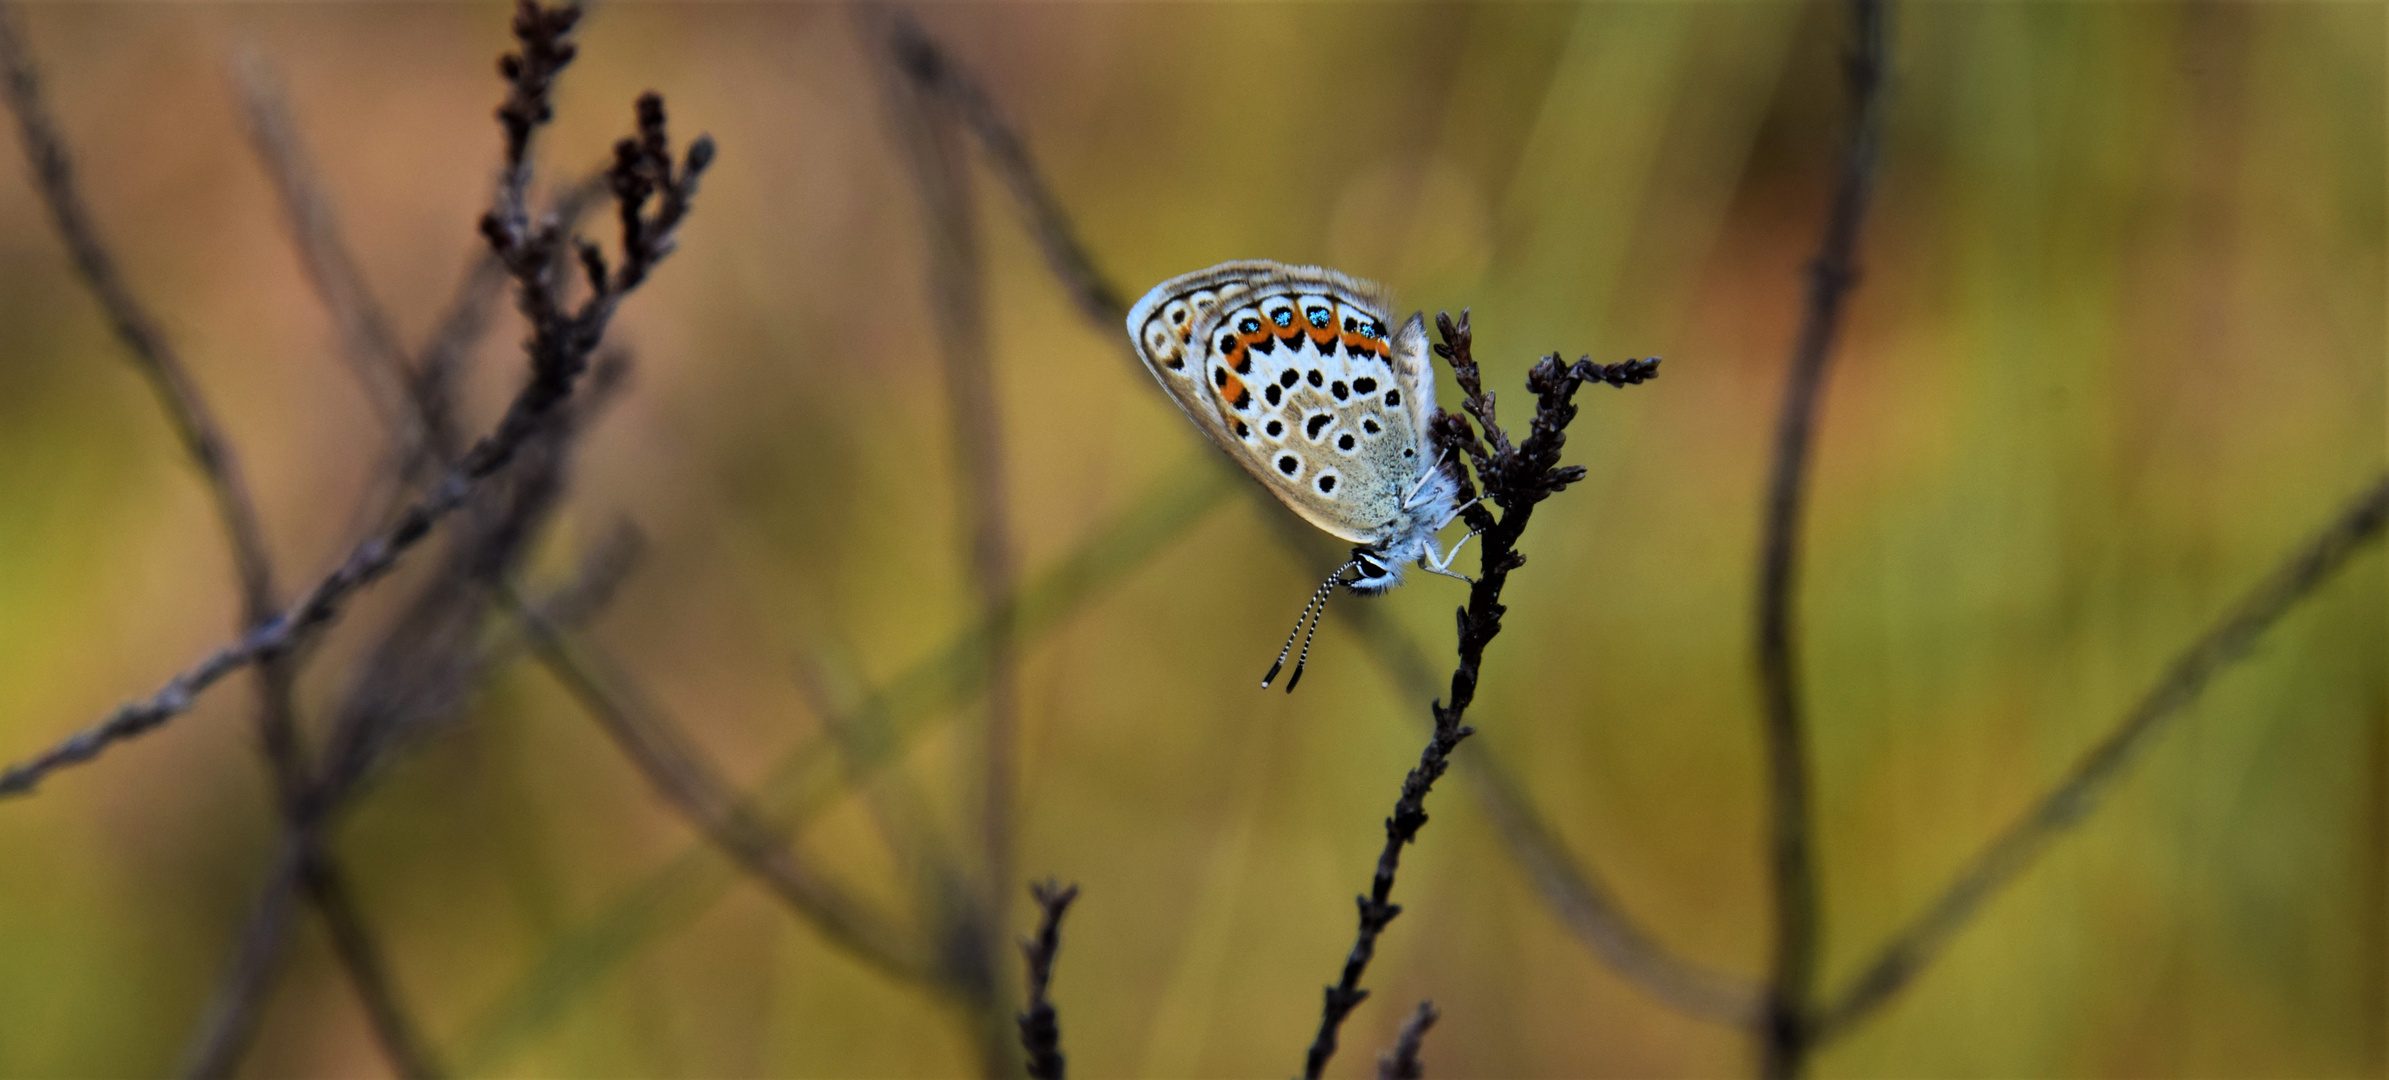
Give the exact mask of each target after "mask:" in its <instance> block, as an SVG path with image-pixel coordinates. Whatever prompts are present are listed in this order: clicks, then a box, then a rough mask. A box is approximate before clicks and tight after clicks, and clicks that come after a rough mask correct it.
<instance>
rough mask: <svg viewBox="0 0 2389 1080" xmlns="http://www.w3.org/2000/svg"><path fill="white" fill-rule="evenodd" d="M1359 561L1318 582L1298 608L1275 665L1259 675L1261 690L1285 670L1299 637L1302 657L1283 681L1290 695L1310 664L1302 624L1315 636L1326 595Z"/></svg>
mask: <svg viewBox="0 0 2389 1080" xmlns="http://www.w3.org/2000/svg"><path fill="white" fill-rule="evenodd" d="M1359 562H1360V560H1358V559H1354V560H1353V561H1351V562H1348V563H1345V564H1344V565H1342V566H1339V567H1336V572H1335V573H1332V574H1329V575H1327V580H1325V581H1322V582H1320V583H1319V587H1318V588H1316V589H1313V590H1312V591H1311V600H1310V602H1309V603H1307V604H1304V605H1302V614H1300V615H1298V616H1295V618H1294V631H1293V632H1292V633H1289V634H1287V635H1286V647H1285V648H1282V649H1279V650H1278V651H1277V663H1274V664H1271V665H1269V674H1267V675H1263V676H1261V689H1263V690H1267V689H1269V684H1270V683H1272V682H1275V681H1277V673H1278V672H1279V671H1282V670H1284V669H1285V667H1286V657H1287V656H1289V655H1291V654H1292V653H1293V652H1294V639H1295V638H1298V637H1299V638H1302V656H1301V658H1300V659H1298V660H1296V661H1294V677H1293V678H1290V679H1287V680H1286V692H1287V693H1289V694H1291V693H1293V692H1294V684H1296V683H1299V682H1301V681H1302V669H1303V667H1304V666H1305V665H1308V664H1309V663H1310V662H1311V639H1310V637H1306V636H1304V635H1303V632H1302V627H1303V624H1305V623H1308V624H1310V628H1311V635H1312V636H1316V635H1317V634H1318V633H1319V617H1323V616H1325V615H1326V614H1327V597H1328V594H1330V593H1333V592H1334V591H1335V587H1336V586H1337V585H1338V584H1340V583H1342V581H1343V579H1344V571H1346V570H1350V569H1352V568H1353V567H1354V566H1356V565H1358V564H1359Z"/></svg>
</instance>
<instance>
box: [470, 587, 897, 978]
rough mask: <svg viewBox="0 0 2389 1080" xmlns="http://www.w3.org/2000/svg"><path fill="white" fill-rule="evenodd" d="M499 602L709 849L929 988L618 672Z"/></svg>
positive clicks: (893, 937)
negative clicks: (710, 845)
mask: <svg viewBox="0 0 2389 1080" xmlns="http://www.w3.org/2000/svg"><path fill="white" fill-rule="evenodd" d="M507 604H508V607H509V608H510V609H511V610H512V612H513V614H514V616H515V618H516V620H517V621H519V622H520V623H521V624H522V627H523V629H524V631H525V633H526V634H527V636H528V638H529V640H530V644H531V648H532V650H533V651H534V652H535V653H537V654H539V656H540V659H541V661H542V662H543V663H544V664H545V665H546V666H547V668H548V670H550V671H552V672H554V673H556V675H557V676H558V677H559V678H560V679H561V680H562V681H563V683H564V687H565V689H566V690H567V691H569V692H570V693H571V694H572V696H573V699H574V700H575V701H578V702H579V703H580V704H581V707H582V708H583V709H585V710H587V711H588V713H589V714H590V716H591V717H592V718H594V719H596V720H597V722H598V724H599V726H601V727H603V728H604V729H605V731H606V734H608V735H610V736H612V737H613V739H614V742H615V744H616V745H617V746H619V747H620V748H621V750H622V752H623V754H624V756H626V757H628V758H630V759H631V761H632V763H634V764H636V765H637V766H638V767H639V771H640V772H641V773H643V774H644V775H645V776H646V777H647V780H648V782H649V783H650V784H652V785H654V787H655V789H656V791H657V793H658V794H661V795H662V796H663V797H664V798H665V799H667V800H669V801H670V802H671V803H672V804H673V806H674V807H676V808H677V809H678V810H679V811H680V812H681V813H682V814H684V815H685V816H687V817H688V818H689V820H690V821H691V822H692V823H694V824H696V825H697V826H698V828H699V829H700V830H702V831H703V832H704V833H705V835H706V838H707V839H708V840H710V841H712V842H713V844H714V846H716V847H718V848H720V849H721V850H722V851H723V853H725V854H727V855H729V856H730V857H731V858H732V859H733V860H736V861H737V862H738V864H739V865H740V866H742V867H744V868H745V869H746V870H747V872H748V873H750V874H752V875H754V877H755V878H756V879H757V880H759V881H761V882H763V883H764V884H765V885H766V886H768V887H770V888H771V890H772V891H773V892H774V893H776V894H777V895H778V896H779V897H780V899H781V900H783V901H784V902H786V903H787V904H788V906H789V907H790V908H791V909H793V910H795V911H796V913H797V914H798V915H800V916H802V917H803V918H804V919H805V920H806V921H807V922H810V923H812V924H813V925H814V926H815V927H817V928H819V929H820V930H821V931H822V932H823V934H825V935H826V936H827V937H829V938H830V940H831V941H833V942H834V943H836V944H838V945H839V946H841V947H843V948H845V949H846V950H847V951H848V952H850V953H852V954H854V955H855V956H856V957H858V958H860V959H863V960H865V961H867V962H869V963H871V964H872V965H874V966H876V967H878V968H880V969H881V970H882V971H885V972H887V973H888V974H890V975H893V976H895V977H897V978H899V979H901V980H903V981H906V982H912V983H923V982H926V981H927V977H926V976H927V972H928V970H929V967H928V965H927V964H926V963H925V962H924V961H923V960H922V959H921V958H920V957H919V956H918V955H917V951H916V950H914V949H913V948H912V947H910V946H909V945H908V944H907V943H906V942H905V940H904V935H902V934H899V933H898V932H896V930H895V929H894V928H893V927H891V926H889V925H887V924H886V922H885V921H884V920H882V919H881V918H879V917H878V916H877V915H876V914H875V913H873V912H872V911H871V910H870V908H869V907H868V906H866V905H865V904H863V903H862V902H861V901H860V900H858V899H856V898H855V897H853V896H852V895H850V894H849V893H848V892H847V891H846V890H845V888H844V887H843V886H840V885H838V884H837V883H836V882H834V881H832V880H831V879H829V878H828V877H826V876H824V875H823V874H821V873H820V872H819V871H817V870H815V869H813V868H812V867H809V866H807V865H806V864H805V863H803V862H801V861H799V860H798V859H797V857H796V855H795V853H794V852H793V851H791V850H790V849H789V837H788V834H787V833H785V832H784V831H782V830H780V829H779V828H777V827H775V826H774V825H772V824H771V823H770V822H769V821H767V820H766V819H765V818H763V817H762V816H761V815H759V814H757V813H756V812H755V811H753V810H752V809H750V808H749V807H748V806H747V804H746V803H745V801H744V800H743V799H740V798H739V797H738V796H737V795H736V794H734V791H735V789H734V788H732V787H731V786H730V784H729V783H728V782H727V781H726V780H724V779H723V778H722V777H721V775H720V774H719V773H718V772H716V771H715V770H714V768H713V766H712V765H711V764H709V763H708V762H706V761H705V759H704V757H703V756H702V754H701V753H700V752H699V751H698V750H697V748H696V747H695V746H694V745H693V744H691V743H690V742H689V740H688V738H687V736H686V735H684V734H683V733H682V728H681V726H680V725H679V724H677V723H675V722H674V721H672V720H671V719H670V718H669V717H668V716H667V715H666V714H665V713H664V712H663V711H662V710H661V709H659V708H658V707H656V706H655V705H654V704H653V703H652V702H651V701H649V700H648V699H647V698H646V697H645V695H644V694H642V693H641V692H639V691H638V689H637V688H636V686H635V685H634V684H633V683H632V682H631V681H630V679H629V676H628V675H627V674H626V673H625V672H624V671H623V670H622V668H621V666H620V665H618V664H616V663H613V662H612V661H611V660H610V658H607V657H606V656H604V654H602V653H600V652H598V651H597V650H596V648H595V647H594V646H592V645H590V644H588V643H586V642H576V641H572V640H570V639H568V638H567V637H566V636H565V634H564V632H563V631H562V630H561V629H560V628H558V627H557V626H556V625H555V624H554V623H551V622H549V621H548V620H547V619H546V618H545V617H544V616H543V615H541V614H540V613H539V611H538V610H537V609H535V608H533V607H532V606H531V605H530V604H528V603H525V602H523V601H522V600H521V599H520V598H519V597H518V596H516V595H514V594H513V593H512V592H511V590H510V591H509V593H508V596H507Z"/></svg>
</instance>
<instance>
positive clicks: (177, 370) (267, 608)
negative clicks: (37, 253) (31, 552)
mask: <svg viewBox="0 0 2389 1080" xmlns="http://www.w3.org/2000/svg"><path fill="white" fill-rule="evenodd" d="M0 67H5V69H6V79H7V89H8V100H9V105H10V107H11V110H12V111H13V112H14V113H15V114H16V116H17V119H18V129H19V133H20V135H21V136H22V138H23V141H24V145H25V148H26V154H27V157H28V159H29V160H31V161H32V162H34V171H35V174H36V176H37V178H38V180H39V182H40V187H41V190H42V194H43V197H44V199H45V201H46V202H47V204H48V205H49V207H50V211H51V218H52V221H53V222H54V223H55V224H56V226H57V227H58V230H59V233H60V235H61V236H62V237H63V238H64V239H65V241H66V244H67V248H68V250H69V252H70V253H71V254H72V256H73V258H74V262H75V266H76V269H77V271H78V272H79V273H80V274H81V275H82V277H83V279H84V281H85V283H86V284H87V285H89V286H90V288H91V289H92V291H93V293H94V294H95V295H96V296H98V297H99V299H100V302H101V305H102V306H103V307H104V308H105V309H106V310H107V312H108V316H109V322H110V324H111V325H112V327H113V328H114V329H115V330H116V333H117V336H118V337H119V339H121V340H122V341H123V342H124V343H125V345H126V347H127V348H128V349H129V350H130V351H131V352H132V354H133V356H134V359H135V362H136V365H137V366H138V367H140V368H141V370H142V371H143V372H144V373H146V374H147V375H148V376H149V377H150V380H151V385H152V387H153V389H154V390H156V392H157V394H158V397H159V401H160V403H161V404H162V405H163V406H164V407H165V409H166V412H167V414H168V416H169V418H170V419H171V420H172V421H173V423H174V425H175V428H176V430H177V432H178V433H179V434H180V435H181V436H182V441H183V444H184V447H185V449H186V450H187V451H188V452H189V453H190V455H191V458H192V460H193V462H194V463H195V464H196V465H198V467H199V469H200V472H201V475H202V476H203V477H204V478H205V479H206V481H207V485H208V488H209V490H210V492H211V494H212V496H213V500H214V502H215V504H216V509H217V516H218V517H219V518H220V519H221V520H222V521H223V523H224V527H225V532H226V534H227V535H228V536H229V537H230V539H231V542H232V548H233V562H234V570H235V577H236V579H237V581H236V584H237V585H238V587H239V589H240V592H241V600H242V620H243V625H244V628H245V629H254V628H255V627H258V626H260V625H262V624H264V623H265V622H267V621H268V620H270V619H272V618H273V617H274V615H275V609H276V604H277V601H276V599H275V596H274V592H275V590H274V584H273V569H272V561H271V558H270V556H269V554H268V552H267V551H266V549H265V546H264V539H263V536H262V532H261V529H260V526H259V523H258V515H257V509H256V505H255V502H254V500H253V499H252V498H251V497H250V496H249V493H248V488H247V484H246V482H245V481H244V480H243V478H242V474H241V469H240V462H239V459H238V458H237V457H236V456H235V455H234V454H233V451H232V448H231V445H230V443H229V442H228V441H227V440H226V439H225V438H224V436H223V434H222V432H221V430H220V429H219V428H218V426H217V425H216V422H215V420H214V418H213V415H212V412H211V410H210V409H209V408H208V406H207V402H206V399H205V398H204V397H203V396H202V395H201V394H200V392H199V388H198V385H197V383H196V381H194V380H193V379H192V378H191V377H190V374H189V371H188V369H187V368H185V367H184V366H183V363H182V361H181V358H180V357H179V355H178V354H177V353H176V352H175V351H174V348H173V345H172V343H171V341H170V340H169V339H167V338H166V336H165V334H164V333H163V332H162V331H161V330H159V329H158V326H157V322H156V320H155V319H154V318H153V317H152V316H151V315H150V314H149V313H148V311H147V309H146V308H145V307H144V306H143V305H142V304H141V302H140V301H139V299H138V298H137V297H136V296H135V295H134V294H133V292H132V289H131V287H130V286H129V285H128V284H126V283H125V281H124V278H123V275H122V273H121V272H120V271H119V270H118V269H117V266H116V261H115V258H114V256H113V255H112V254H111V253H110V252H109V250H108V248H107V246H106V244H105V243H104V242H103V241H102V240H101V239H100V237H99V233H98V227H97V225H96V224H95V223H94V222H93V220H92V218H91V214H90V211H89V209H88V207H87V206H86V205H85V204H84V202H83V200H82V197H81V194H80V192H79V190H78V189H77V187H76V186H75V182H74V170H73V166H72V162H71V159H70V158H69V156H68V154H67V150H66V147H65V143H64V140H63V138H62V137H61V136H60V134H59V133H58V130H57V126H56V124H55V122H54V121H53V120H52V119H51V117H50V115H49V113H48V110H47V108H46V106H45V105H44V103H43V101H42V97H41V85H40V81H39V77H38V74H37V72H36V71H35V69H34V67H33V62H32V57H31V53H30V50H28V49H27V48H26V45H25V42H24V39H23V34H22V31H21V29H20V27H19V26H18V24H17V22H16V18H15V14H14V12H13V10H10V9H7V8H0ZM295 668H296V663H295V658H293V657H290V656H287V655H284V656H276V657H273V658H271V659H269V660H267V661H266V662H264V663H262V664H260V665H259V666H258V669H257V674H258V682H259V710H258V729H259V734H260V742H261V744H262V747H263V750H264V754H265V757H266V760H267V762H268V764H269V766H270V767H271V769H272V773H273V780H274V784H275V793H276V803H277V805H278V806H280V807H281V808H282V810H283V812H284V813H285V814H287V813H289V812H290V810H291V808H292V807H294V806H295V805H296V802H297V798H298V792H299V790H300V788H301V787H302V786H303V784H304V777H303V772H304V765H303V762H302V755H303V750H302V748H301V747H300V744H299V731H298V717H297V711H296V708H295V706H294V705H293V699H292V692H291V691H292V683H293V681H294V680H295V678H296V671H295ZM314 869H315V872H316V874H317V875H318V876H319V877H320V878H322V879H323V880H326V881H331V882H337V881H338V880H339V877H338V870H337V868H336V867H335V866H334V865H333V864H331V863H330V862H329V861H328V860H324V861H319V862H317V863H316V864H315V866H314ZM315 899H316V901H317V904H316V906H317V908H318V910H320V911H321V912H322V913H323V915H324V917H325V919H326V921H327V924H328V925H330V926H331V927H332V928H333V929H334V931H335V940H336V942H337V943H338V944H339V946H340V948H339V950H338V955H339V956H340V958H341V961H342V964H343V967H344V968H345V969H346V970H347V972H348V974H349V979H350V982H351V983H352V984H353V985H354V986H355V987H356V990H357V993H358V996H359V998H360V999H361V1000H362V1001H364V1002H365V1003H366V1005H367V1008H368V1010H369V1013H370V1014H371V1016H372V1017H373V1020H374V1029H375V1031H376V1032H377V1034H379V1035H381V1036H382V1040H381V1041H382V1045H383V1048H384V1050H385V1051H386V1052H387V1053H388V1055H389V1057H390V1060H391V1063H392V1064H393V1065H394V1066H396V1067H397V1068H398V1070H399V1071H400V1072H401V1073H402V1074H404V1075H409V1076H415V1075H425V1074H428V1073H429V1072H431V1069H430V1068H429V1066H428V1060H429V1059H428V1057H426V1056H425V1055H424V1054H423V1053H422V1051H421V1047H420V1042H419V1041H418V1040H415V1039H414V1038H413V1037H412V1035H411V1031H412V1026H411V1023H410V1022H409V1021H408V1020H407V1019H406V1016H405V1012H404V1010H403V1009H402V1008H401V1007H400V1005H399V1000H398V996H397V993H396V991H395V989H394V987H393V986H392V984H391V983H390V981H389V979H388V974H387V965H385V964H382V963H381V962H380V959H379V957H380V950H379V946H378V945H377V944H376V943H375V941H374V939H373V937H372V935H371V933H370V932H369V931H368V929H367V928H366V925H365V922H364V919H363V916H362V915H361V913H360V912H359V911H358V910H357V909H356V906H355V904H354V901H353V898H352V897H350V896H349V895H348V893H347V892H346V891H345V890H336V889H325V890H321V891H319V892H318V893H317V894H316V896H315ZM291 915H292V909H291V907H290V905H289V904H288V903H287V902H284V903H280V904H276V905H274V906H272V907H271V908H268V909H262V910H261V911H260V912H259V913H258V918H259V919H260V920H263V921H266V922H267V923H269V924H270V925H269V926H268V929H267V932H268V933H269V934H270V935H271V936H272V937H273V938H274V939H275V940H276V941H277V943H278V942H279V940H280V938H281V936H282V933H283V928H284V927H285V926H287V923H288V921H289V919H290V917H291ZM278 952H279V945H278V944H277V946H276V953H277V954H278ZM258 959H259V961H260V964H259V965H258V966H257V968H256V970H257V971H258V972H259V973H260V974H261V975H262V974H264V973H269V972H270V971H271V970H273V968H274V967H275V966H276V958H275V957H274V956H264V957H259V958H258ZM232 1019H233V1024H234V1025H235V1027H236V1028H237V1030H239V1031H240V1032H243V1033H245V1032H247V1031H250V1030H253V1029H254V1023H253V1019H254V1010H250V1013H249V1015H247V1016H241V1017H234V1018H232ZM240 1045H242V1043H241V1042H240V1041H237V1040H236V1041H233V1042H229V1043H227V1044H226V1046H227V1048H228V1049H229V1050H230V1051H231V1052H232V1053H234V1054H235V1055H237V1052H238V1047H239V1046H240ZM230 1064H231V1062H230V1061H227V1062H225V1063H224V1068H226V1069H229V1067H230Z"/></svg>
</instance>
